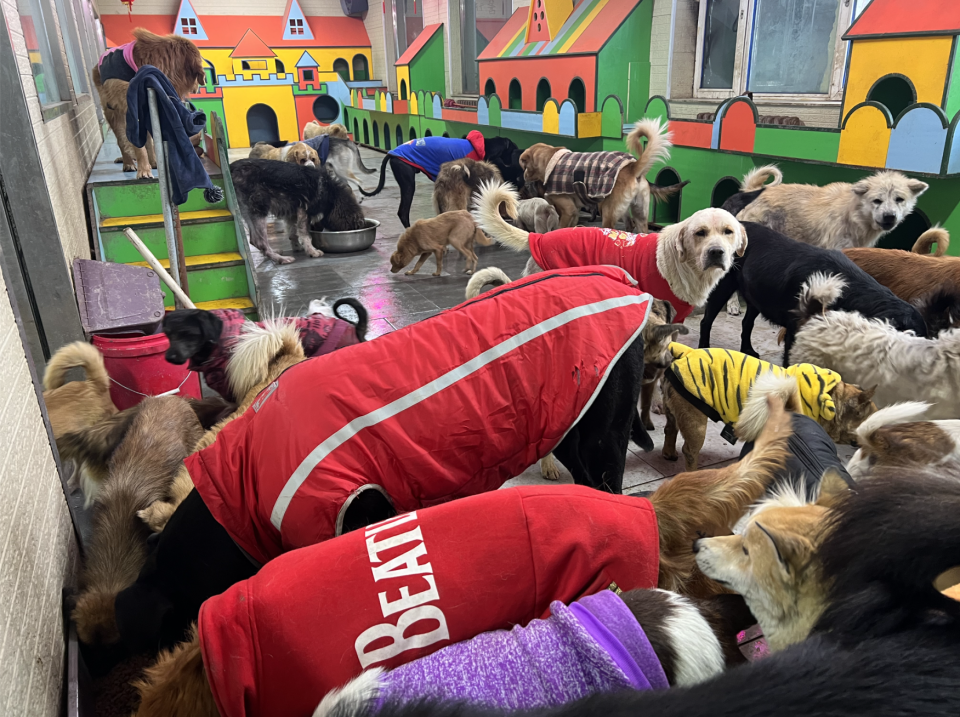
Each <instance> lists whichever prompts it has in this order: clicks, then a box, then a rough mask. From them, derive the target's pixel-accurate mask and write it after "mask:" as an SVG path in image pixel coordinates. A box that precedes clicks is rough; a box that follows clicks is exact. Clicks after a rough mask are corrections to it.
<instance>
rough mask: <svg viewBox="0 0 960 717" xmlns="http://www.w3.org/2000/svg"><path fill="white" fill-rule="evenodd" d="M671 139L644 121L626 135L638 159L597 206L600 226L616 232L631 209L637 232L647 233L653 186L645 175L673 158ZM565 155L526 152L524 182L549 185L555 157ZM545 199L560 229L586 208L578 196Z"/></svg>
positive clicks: (661, 127)
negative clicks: (556, 213) (558, 214)
mask: <svg viewBox="0 0 960 717" xmlns="http://www.w3.org/2000/svg"><path fill="white" fill-rule="evenodd" d="M643 139H646V140H647V145H646V149H644V146H643V144H642V142H641V140H643ZM670 139H671V135H670V134H669V133H668V132H667V126H666V125H665V124H661V123H660V120H659V119H643V120H640V121H639V122H637V123H636V125H634V128H633V129H632V130H631V131H630V134H628V135H627V139H626V145H627V149H629V150H630V152H631V153H632V154H634V155H635V156H636V157H637V159H636V161H634V162H632V163H631V164H628V165H626V166H624V167H623V168H622V169H621V170H620V173H619V174H618V175H617V179H616V182H615V184H614V186H613V191H612V192H611V193H610V194H609V195H607V196H606V197H604V198H603V199H602V200H601V201H599V202H598V205H599V208H600V215H601V226H604V227H607V228H608V229H613V228H615V227H616V225H617V222H618V221H620V220H621V219H623V218H624V216H625V215H626V213H627V210H629V209H631V207H632V208H633V217H634V222H635V225H634V226H635V228H637V230H638V231H640V232H645V231H646V229H647V214H648V212H649V208H650V185H649V184H648V183H647V179H646V174H647V172H649V171H650V168H651V167H652V166H653V165H654V164H656V163H657V162H662V161H665V160H666V159H668V158H669V157H670V147H671V146H673V145H672V144H671V142H670ZM565 151H567V150H566V149H565V148H564V147H553V146H551V145H549V144H543V143H538V144H535V145H533V146H531V147H530V148H528V149H526V150H525V151H524V152H523V154H521V155H520V166H521V168H523V178H524V181H525V182H541V183H544V182H546V180H547V177H548V172H549V170H550V169H552V162H554V161H555V160H554V155H556V154H557V153H558V152H565ZM546 198H547V200H548V201H549V202H550V203H551V204H553V205H554V206H555V207H556V208H557V211H558V212H559V213H560V227H561V228H563V227H572V226H576V224H577V219H578V218H579V216H580V209H581V207H584V206H586V205H585V204H584V203H583V201H581V200H580V198H579V197H578V196H577V195H576V194H574V193H571V194H548V195H546Z"/></svg>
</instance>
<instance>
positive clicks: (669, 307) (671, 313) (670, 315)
mask: <svg viewBox="0 0 960 717" xmlns="http://www.w3.org/2000/svg"><path fill="white" fill-rule="evenodd" d="M657 301H662V302H663V305H664V307H665V308H666V310H667V323H668V324H669V323H670V322H671V321H673V317H674V316H676V315H677V310H676V309H674V308H673V304H671V303H670V302H669V301H667V300H666V299H657Z"/></svg>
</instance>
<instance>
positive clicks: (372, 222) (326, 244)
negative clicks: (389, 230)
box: [310, 219, 380, 254]
mask: <svg viewBox="0 0 960 717" xmlns="http://www.w3.org/2000/svg"><path fill="white" fill-rule="evenodd" d="M363 223H364V224H365V225H366V226H364V228H363V229H352V230H350V231H346V232H326V231H324V232H319V231H316V230H313V229H311V230H310V236H312V237H313V245H314V246H316V247H318V248H319V249H321V250H322V251H328V252H330V253H331V254H346V253H347V252H351V251H363V250H364V249H369V248H370V247H372V246H373V242H374V240H375V239H376V238H377V227H379V226H380V222H378V221H377V220H376V219H364V220H363Z"/></svg>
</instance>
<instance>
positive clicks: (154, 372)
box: [93, 334, 201, 411]
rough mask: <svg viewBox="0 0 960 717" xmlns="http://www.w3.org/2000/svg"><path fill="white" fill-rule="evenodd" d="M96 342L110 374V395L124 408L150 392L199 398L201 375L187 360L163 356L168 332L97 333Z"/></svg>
mask: <svg viewBox="0 0 960 717" xmlns="http://www.w3.org/2000/svg"><path fill="white" fill-rule="evenodd" d="M93 345H94V346H96V347H97V348H98V349H100V353H102V354H103V362H104V364H105V365H106V367H107V373H108V374H110V379H111V381H110V398H112V399H113V403H114V405H115V406H116V407H117V408H118V409H120V410H121V411H122V410H123V409H125V408H130V407H131V406H136V405H137V404H138V403H140V401H142V400H143V399H144V398H146V397H147V396H160V395H175V396H193V397H195V398H200V397H201V396H200V376H199V374H197V372H196V371H188V370H187V364H183V365H182V366H176V365H174V364H172V363H168V362H167V360H166V359H165V358H164V356H163V355H164V353H166V351H167V348H168V347H169V346H170V341H169V340H168V339H167V337H166V335H165V334H152V335H150V336H143V335H137V336H133V335H130V334H111V335H109V336H100V335H99V334H94V337H93Z"/></svg>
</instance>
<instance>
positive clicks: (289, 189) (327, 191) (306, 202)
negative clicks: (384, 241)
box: [230, 159, 364, 264]
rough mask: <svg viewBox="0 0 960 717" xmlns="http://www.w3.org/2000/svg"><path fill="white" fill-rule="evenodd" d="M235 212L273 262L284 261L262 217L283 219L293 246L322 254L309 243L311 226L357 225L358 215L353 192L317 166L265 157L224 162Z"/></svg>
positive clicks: (343, 228)
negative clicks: (235, 202) (236, 207)
mask: <svg viewBox="0 0 960 717" xmlns="http://www.w3.org/2000/svg"><path fill="white" fill-rule="evenodd" d="M230 173H231V175H232V177H233V186H234V187H235V188H236V190H237V199H238V201H239V204H240V213H241V215H242V216H243V220H244V222H246V224H247V230H248V236H249V237H250V243H251V244H253V246H255V247H256V248H257V249H259V250H260V251H261V252H263V253H264V255H265V256H267V257H268V258H269V259H271V260H272V261H274V262H276V263H277V264H290V263H291V262H293V261H294V259H293V257H292V256H281V255H280V254H278V253H277V252H276V251H275V250H274V249H273V248H271V246H270V241H269V239H268V238H267V216H268V215H270V214H273V215H274V216H275V217H277V218H278V219H281V220H283V221H284V222H286V225H287V231H288V234H289V236H290V239H291V241H293V242H294V246H296V244H297V243H299V244H300V246H301V247H302V248H303V250H304V251H305V252H306V253H307V256H311V257H318V256H323V252H322V251H320V250H319V249H317V248H315V247H314V246H313V241H312V239H311V237H310V227H311V225H318V226H317V227H316V228H321V227H322V228H323V229H326V230H328V231H349V230H353V229H363V227H364V217H363V211H362V210H361V209H360V205H359V204H358V203H357V200H356V197H354V195H353V191H352V190H351V189H350V187H348V186H347V185H346V184H345V183H344V182H342V181H340V179H338V178H336V177H335V176H334V175H333V174H331V173H329V172H327V171H326V170H323V169H316V168H314V167H303V166H300V165H298V164H292V163H290V162H275V161H273V160H270V159H239V160H237V161H236V162H232V163H231V164H230Z"/></svg>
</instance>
